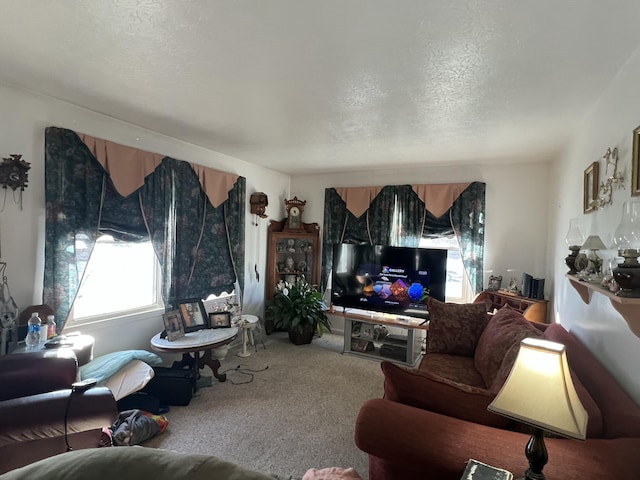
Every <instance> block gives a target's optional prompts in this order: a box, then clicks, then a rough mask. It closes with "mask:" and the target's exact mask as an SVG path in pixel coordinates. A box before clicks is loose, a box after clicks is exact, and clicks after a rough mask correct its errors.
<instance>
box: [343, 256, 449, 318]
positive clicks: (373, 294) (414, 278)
mask: <svg viewBox="0 0 640 480" xmlns="http://www.w3.org/2000/svg"><path fill="white" fill-rule="evenodd" d="M446 280H447V250H444V249H437V248H407V247H385V246H379V245H354V244H342V245H336V246H335V247H334V250H333V273H332V276H331V301H332V303H333V305H336V306H342V307H350V308H357V309H362V310H373V311H377V312H385V313H394V314H398V315H407V316H413V317H420V318H427V314H428V312H427V297H428V296H431V297H433V298H435V299H437V300H440V301H442V302H444V301H445V286H446Z"/></svg>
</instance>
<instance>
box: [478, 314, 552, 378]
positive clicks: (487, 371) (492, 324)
mask: <svg viewBox="0 0 640 480" xmlns="http://www.w3.org/2000/svg"><path fill="white" fill-rule="evenodd" d="M543 335H544V334H543V332H541V331H540V330H538V329H537V328H536V327H534V326H533V325H531V323H530V322H529V321H528V320H527V319H525V318H524V316H523V315H522V314H521V313H520V312H519V311H517V310H515V309H513V308H511V307H510V306H509V305H505V306H504V307H502V308H501V309H500V310H498V312H497V313H496V314H495V315H492V316H491V319H490V320H489V323H487V326H486V327H485V329H484V331H483V332H482V335H480V339H479V340H478V345H477V346H476V353H475V360H474V364H475V366H476V368H477V369H478V371H479V372H480V375H482V378H484V381H485V383H486V384H487V386H488V387H489V388H492V389H494V390H495V388H496V387H497V388H498V390H499V389H500V387H501V386H502V384H500V385H499V386H498V385H497V383H496V384H494V382H495V380H496V378H498V374H501V376H504V379H505V380H506V376H505V375H504V372H505V369H507V368H508V371H511V367H510V366H508V365H504V366H503V361H504V360H505V357H507V354H508V353H509V350H510V349H511V347H513V346H514V345H517V346H518V347H519V345H520V342H521V341H522V340H524V339H525V338H527V337H534V338H542V337H543ZM516 353H517V351H516ZM509 358H510V359H512V363H511V366H513V361H515V355H513V354H512V355H509ZM501 369H502V373H500V372H501Z"/></svg>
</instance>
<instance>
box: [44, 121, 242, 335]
mask: <svg viewBox="0 0 640 480" xmlns="http://www.w3.org/2000/svg"><path fill="white" fill-rule="evenodd" d="M45 189H46V191H45V200H46V233H45V239H46V240H45V274H44V291H43V302H44V303H45V304H47V305H49V306H51V307H52V308H53V310H54V312H55V314H56V322H57V323H58V331H60V330H61V329H62V326H63V325H64V323H65V322H66V319H67V316H68V313H69V311H70V309H71V306H72V304H73V301H74V299H75V296H76V294H77V291H78V286H79V282H80V280H81V279H82V275H83V273H84V267H85V265H86V261H87V260H88V259H86V258H80V256H79V252H77V251H76V244H75V241H76V238H78V237H81V238H82V240H83V241H84V242H85V244H87V247H88V248H87V249H86V250H87V251H88V252H91V250H92V248H93V245H94V244H95V240H96V239H97V237H98V235H100V234H103V233H108V234H111V235H114V237H115V238H118V239H121V240H126V241H136V240H149V239H151V241H152V243H153V245H154V249H155V251H156V254H157V256H158V259H159V262H160V265H161V268H162V276H163V282H164V284H163V288H162V296H163V300H164V302H165V305H166V306H167V308H173V306H174V305H175V302H176V300H179V299H182V298H191V297H198V298H206V297H207V296H208V295H209V294H217V293H221V292H222V291H225V290H226V291H231V290H232V289H233V288H234V284H235V283H236V282H237V284H238V285H240V286H242V285H243V282H244V278H243V272H244V218H245V217H244V203H245V189H246V181H245V179H244V178H243V177H239V179H238V181H237V182H236V184H235V186H234V188H233V189H232V191H231V192H230V194H229V197H228V199H227V200H226V201H225V202H224V203H223V204H222V205H221V206H220V207H218V208H214V207H213V206H212V205H211V204H210V203H209V202H208V200H207V197H206V195H205V194H204V192H203V191H202V188H201V186H200V183H199V181H198V178H197V175H196V174H195V172H194V171H193V169H192V168H191V166H190V165H189V164H188V163H187V162H184V161H180V160H174V159H172V158H169V157H165V158H164V159H163V161H162V163H161V164H160V166H159V167H158V168H157V169H156V170H155V171H154V172H153V173H152V174H150V175H149V176H148V177H147V178H146V179H145V184H144V185H143V186H142V187H141V188H140V189H138V191H136V192H134V193H133V194H131V195H129V196H128V197H127V198H123V197H122V196H120V195H119V194H118V193H117V192H116V190H115V189H114V188H113V186H112V184H111V180H110V179H109V176H108V174H107V172H105V170H104V169H103V168H102V165H100V163H99V162H98V161H97V160H96V159H95V158H94V157H93V155H92V154H91V153H90V151H89V149H88V148H87V147H86V145H85V144H84V143H83V142H82V140H81V139H80V138H79V137H78V135H77V134H76V133H75V132H73V131H71V130H67V129H63V128H57V127H49V128H47V129H46V132H45Z"/></svg>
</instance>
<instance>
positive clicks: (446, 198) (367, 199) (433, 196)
mask: <svg viewBox="0 0 640 480" xmlns="http://www.w3.org/2000/svg"><path fill="white" fill-rule="evenodd" d="M468 186H469V183H442V184H432V185H411V188H412V189H413V191H414V192H415V193H416V195H418V197H419V198H420V200H422V201H423V202H424V205H425V208H426V209H427V210H428V211H429V212H431V213H432V214H433V216H434V217H436V218H440V217H441V216H442V215H444V214H445V213H446V212H447V210H449V209H450V208H451V206H452V205H453V202H455V201H456V199H457V198H458V197H459V196H460V194H461V193H462V192H464V190H465V189H466V188H467V187H468ZM383 188H384V187H342V188H336V189H335V190H336V192H337V194H338V195H340V198H342V200H343V201H344V203H346V204H347V210H349V211H350V212H351V213H352V214H353V215H354V216H355V217H356V218H358V217H360V216H362V214H363V213H364V212H366V211H367V209H368V208H369V205H370V204H371V202H372V201H373V200H374V199H375V198H376V197H377V196H378V194H379V193H380V191H381V190H382V189H383Z"/></svg>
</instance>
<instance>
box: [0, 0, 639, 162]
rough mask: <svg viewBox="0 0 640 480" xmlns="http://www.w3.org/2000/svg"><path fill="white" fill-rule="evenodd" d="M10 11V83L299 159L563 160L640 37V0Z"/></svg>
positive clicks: (5, 21)
mask: <svg viewBox="0 0 640 480" xmlns="http://www.w3.org/2000/svg"><path fill="white" fill-rule="evenodd" d="M0 19H1V21H2V28H0V82H1V83H5V84H8V85H16V86H20V87H23V88H26V89H29V90H33V91H37V92H41V93H43V94H46V95H49V96H52V97H56V98H59V99H63V100H67V101H69V102H71V103H74V104H77V105H80V106H83V107H86V108H88V109H90V110H94V111H96V112H100V113H103V114H106V115H109V116H111V117H114V118H117V119H121V120H124V121H127V122H131V123H133V124H136V125H140V126H142V127H145V128H148V129H150V130H154V131H157V132H160V133H163V134H166V135H169V136H171V137H175V138H178V139H182V140H185V141H187V142H191V143H194V144H196V145H201V146H203V147H206V148H209V149H212V150H215V151H218V152H222V153H225V154H228V155H232V156H234V157H237V158H240V159H243V160H246V161H248V162H251V163H255V164H260V165H264V166H267V167H270V168H273V169H276V170H280V171H283V172H286V173H304V172H314V171H338V170H342V169H345V170H346V169H348V170H353V169H356V168H359V167H363V166H367V167H369V168H375V167H377V166H381V167H389V166H394V167H396V166H398V165H407V166H408V165H424V164H438V165H440V164H451V163H453V162H458V163H460V164H465V163H470V162H472V161H481V162H502V161H505V162H507V161H508V162H516V161H544V160H548V159H549V158H551V157H552V156H553V155H554V154H555V153H556V152H557V151H558V150H559V149H561V148H562V147H563V145H564V144H565V143H566V141H567V138H568V137H569V136H570V135H571V134H572V132H573V130H574V129H575V128H576V127H577V124H578V123H579V122H580V120H581V118H582V117H583V116H584V115H585V114H586V112H587V111H588V110H589V109H590V108H591V106H592V105H593V104H594V103H595V102H596V101H597V99H598V98H599V96H600V95H601V94H602V92H603V91H604V89H605V88H606V87H607V85H608V84H609V82H610V81H611V80H612V79H613V77H614V76H615V75H616V73H617V72H618V71H619V70H620V68H621V67H622V66H623V65H624V63H625V61H627V60H628V59H629V57H630V56H631V55H632V54H633V52H634V51H635V50H636V48H637V47H638V45H639V44H640V28H638V19H640V2H639V1H637V0H624V1H623V0H607V1H604V0H536V1H533V0H530V1H524V0H485V1H483V0H475V1H472V0H469V1H463V0H449V1H447V0H441V1H436V0H431V1H427V0H408V1H403V0H314V1H308V0H269V1H261V0H236V1H218V0H192V1H189V0H163V1H159V0H137V1H134V0H110V1H107V0H99V1H98V0H96V1H86V0H48V1H44V0H1V1H0ZM5 116H6V115H5ZM78 129H80V127H78Z"/></svg>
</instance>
